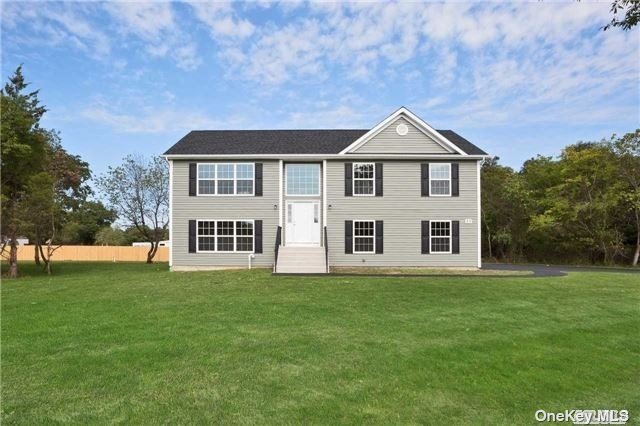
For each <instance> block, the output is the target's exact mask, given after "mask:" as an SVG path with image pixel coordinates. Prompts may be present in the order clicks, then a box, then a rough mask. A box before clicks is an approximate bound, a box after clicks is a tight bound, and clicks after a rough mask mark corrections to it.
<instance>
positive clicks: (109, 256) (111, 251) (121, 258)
mask: <svg viewBox="0 0 640 426" xmlns="http://www.w3.org/2000/svg"><path fill="white" fill-rule="evenodd" d="M34 247H35V246H31V245H29V246H19V247H18V261H20V260H33V257H34V251H33V249H34ZM45 250H46V248H45ZM148 251H149V249H148V248H147V247H133V246H62V247H60V248H59V249H57V250H56V251H55V252H54V253H53V261H54V262H58V261H61V260H75V261H79V262H146V260H147V252H148ZM153 260H154V262H168V261H169V247H158V252H157V253H156V255H155V257H154V258H153Z"/></svg>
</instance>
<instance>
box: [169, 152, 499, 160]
mask: <svg viewBox="0 0 640 426" xmlns="http://www.w3.org/2000/svg"><path fill="white" fill-rule="evenodd" d="M162 157H164V158H166V159H167V160H185V161H186V160H193V161H198V160H229V159H236V160H237V159H251V160H254V161H255V160H285V161H288V160H292V161H295V160H301V159H317V160H344V159H345V158H364V159H374V158H380V159H384V160H457V161H464V160H484V159H486V158H489V157H491V156H490V155H488V154H487V155H471V154H465V155H464V156H462V155H459V154H415V153H413V154H358V153H347V154H346V155H342V154H169V155H163V156H162Z"/></svg>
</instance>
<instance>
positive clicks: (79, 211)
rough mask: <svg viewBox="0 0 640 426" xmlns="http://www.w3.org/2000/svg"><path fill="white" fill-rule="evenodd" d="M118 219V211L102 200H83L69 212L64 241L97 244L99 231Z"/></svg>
mask: <svg viewBox="0 0 640 426" xmlns="http://www.w3.org/2000/svg"><path fill="white" fill-rule="evenodd" d="M116 219H117V215H116V213H115V212H114V211H113V210H111V209H108V208H107V207H105V205H104V204H102V202H100V201H84V202H81V203H80V204H78V205H77V206H76V207H74V208H73V209H72V210H70V211H69V212H68V214H67V220H66V223H65V224H64V226H63V229H62V232H61V235H62V241H63V242H64V243H65V244H81V245H92V244H96V243H97V241H96V238H97V234H98V232H99V231H101V230H103V229H105V228H109V227H110V225H111V224H113V222H115V220H116ZM116 245H117V244H116Z"/></svg>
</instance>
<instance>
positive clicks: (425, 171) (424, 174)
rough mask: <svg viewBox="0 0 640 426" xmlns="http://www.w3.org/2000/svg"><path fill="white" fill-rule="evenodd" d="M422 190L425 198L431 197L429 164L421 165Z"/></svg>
mask: <svg viewBox="0 0 640 426" xmlns="http://www.w3.org/2000/svg"><path fill="white" fill-rule="evenodd" d="M420 188H421V194H422V196H423V197H428V196H429V163H422V164H420Z"/></svg>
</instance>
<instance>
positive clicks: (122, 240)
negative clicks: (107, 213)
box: [95, 226, 126, 246]
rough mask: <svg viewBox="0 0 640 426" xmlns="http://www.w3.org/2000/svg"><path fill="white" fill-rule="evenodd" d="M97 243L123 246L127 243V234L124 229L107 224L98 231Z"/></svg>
mask: <svg viewBox="0 0 640 426" xmlns="http://www.w3.org/2000/svg"><path fill="white" fill-rule="evenodd" d="M95 243H96V244H97V245H101V246H123V245H126V236H125V233H124V231H122V229H119V228H114V227H112V226H105V227H103V228H102V229H100V230H99V231H98V232H97V233H96V237H95Z"/></svg>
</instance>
